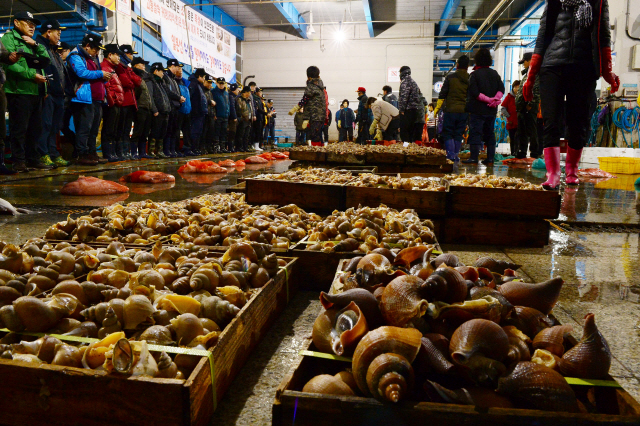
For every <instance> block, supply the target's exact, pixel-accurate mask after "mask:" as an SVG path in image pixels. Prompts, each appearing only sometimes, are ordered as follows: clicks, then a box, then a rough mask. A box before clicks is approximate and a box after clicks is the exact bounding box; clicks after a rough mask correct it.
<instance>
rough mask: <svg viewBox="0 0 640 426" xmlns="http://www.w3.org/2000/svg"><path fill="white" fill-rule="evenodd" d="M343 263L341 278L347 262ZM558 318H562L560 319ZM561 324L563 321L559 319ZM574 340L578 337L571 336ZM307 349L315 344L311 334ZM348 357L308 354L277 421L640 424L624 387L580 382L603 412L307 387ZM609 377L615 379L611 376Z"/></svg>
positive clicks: (281, 425)
mask: <svg viewBox="0 0 640 426" xmlns="http://www.w3.org/2000/svg"><path fill="white" fill-rule="evenodd" d="M346 262H347V260H343V261H342V262H340V265H339V267H338V269H337V270H336V274H335V278H334V281H333V283H332V286H331V290H330V291H329V292H330V293H334V292H335V280H336V279H337V277H338V276H339V273H340V272H341V271H342V270H343V269H344V267H345V266H346ZM556 322H557V321H556ZM557 323H559V322H557ZM569 342H570V344H571V345H575V344H576V343H577V341H576V340H575V339H573V337H571V336H570V338H569ZM306 345H307V347H306V348H305V349H313V346H312V343H311V339H309V340H308V341H307V344H306ZM350 367H351V364H350V363H347V362H341V361H334V360H327V359H322V358H316V357H309V356H304V357H302V358H301V359H300V360H298V361H297V362H296V363H295V364H294V365H293V367H292V368H291V370H290V372H289V373H288V374H287V376H285V378H284V379H283V381H282V382H281V384H280V386H279V387H278V389H277V391H276V398H275V401H274V403H273V408H272V413H273V418H272V423H271V424H272V425H273V426H293V425H306V426H335V425H339V424H349V425H350V426H378V425H380V426H387V425H422V424H429V425H458V424H459V425H465V426H486V425H492V426H540V425H545V426H547V425H548V426H595V425H611V426H613V425H628V426H631V425H638V424H640V404H638V402H637V401H636V400H634V399H633V397H632V396H631V395H629V393H628V392H626V391H625V390H624V389H622V388H612V387H595V386H594V387H589V386H574V389H575V390H576V394H577V395H578V396H579V397H582V398H584V397H586V395H587V392H589V393H590V394H591V399H592V400H593V401H594V405H595V407H596V408H597V410H598V414H585V413H580V414H575V413H561V412H552V411H541V410H524V409H515V408H512V409H507V408H479V407H475V406H472V405H458V404H440V403H433V402H418V401H404V402H401V403H399V404H396V405H392V404H383V403H381V402H378V401H377V400H375V399H373V398H364V397H358V396H337V395H322V394H314V393H307V392H302V391H301V389H302V388H303V386H304V385H305V384H306V383H307V382H308V381H309V380H310V379H311V378H312V377H314V376H317V375H319V374H331V375H333V374H336V373H338V372H340V371H343V370H344V369H345V368H350ZM607 379H608V380H613V378H611V377H608V378H607Z"/></svg>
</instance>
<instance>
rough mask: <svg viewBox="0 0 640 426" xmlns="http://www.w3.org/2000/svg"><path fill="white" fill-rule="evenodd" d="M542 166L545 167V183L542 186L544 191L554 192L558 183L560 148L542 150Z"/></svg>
mask: <svg viewBox="0 0 640 426" xmlns="http://www.w3.org/2000/svg"><path fill="white" fill-rule="evenodd" d="M544 164H545V165H546V166H547V181H546V182H544V183H543V184H542V187H543V188H544V189H549V190H556V189H558V184H559V183H560V147H559V146H554V147H552V148H545V149H544Z"/></svg>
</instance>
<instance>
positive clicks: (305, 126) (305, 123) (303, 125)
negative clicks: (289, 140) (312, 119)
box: [302, 120, 309, 129]
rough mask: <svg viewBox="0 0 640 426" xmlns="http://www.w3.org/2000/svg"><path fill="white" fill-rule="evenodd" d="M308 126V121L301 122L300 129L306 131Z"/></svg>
mask: <svg viewBox="0 0 640 426" xmlns="http://www.w3.org/2000/svg"><path fill="white" fill-rule="evenodd" d="M308 125H309V120H304V121H303V122H302V128H303V129H306V128H307V126H308Z"/></svg>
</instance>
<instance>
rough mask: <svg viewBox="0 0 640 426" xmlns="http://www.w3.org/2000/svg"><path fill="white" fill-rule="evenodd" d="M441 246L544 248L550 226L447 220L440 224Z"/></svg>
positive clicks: (480, 219) (529, 222)
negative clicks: (469, 245)
mask: <svg viewBox="0 0 640 426" xmlns="http://www.w3.org/2000/svg"><path fill="white" fill-rule="evenodd" d="M437 229H438V230H439V233H438V234H436V235H438V239H439V240H440V242H441V243H442V244H481V245H496V246H504V247H544V246H546V245H547V244H549V231H550V230H551V225H550V224H549V222H547V221H546V220H544V219H538V220H531V219H523V220H506V219H496V218H483V217H449V216H445V218H444V219H443V220H442V221H441V223H440V226H439V228H437Z"/></svg>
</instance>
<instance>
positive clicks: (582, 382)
mask: <svg viewBox="0 0 640 426" xmlns="http://www.w3.org/2000/svg"><path fill="white" fill-rule="evenodd" d="M300 355H302V356H312V357H314V358H322V359H330V360H333V361H344V362H352V359H351V358H347V357H344V356H338V355H333V354H327V353H324V352H316V351H306V350H303V351H300ZM565 380H566V381H567V383H569V384H570V385H576V386H599V387H610V388H622V386H620V384H619V383H618V382H616V381H615V380H593V379H579V378H577V377H565Z"/></svg>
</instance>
